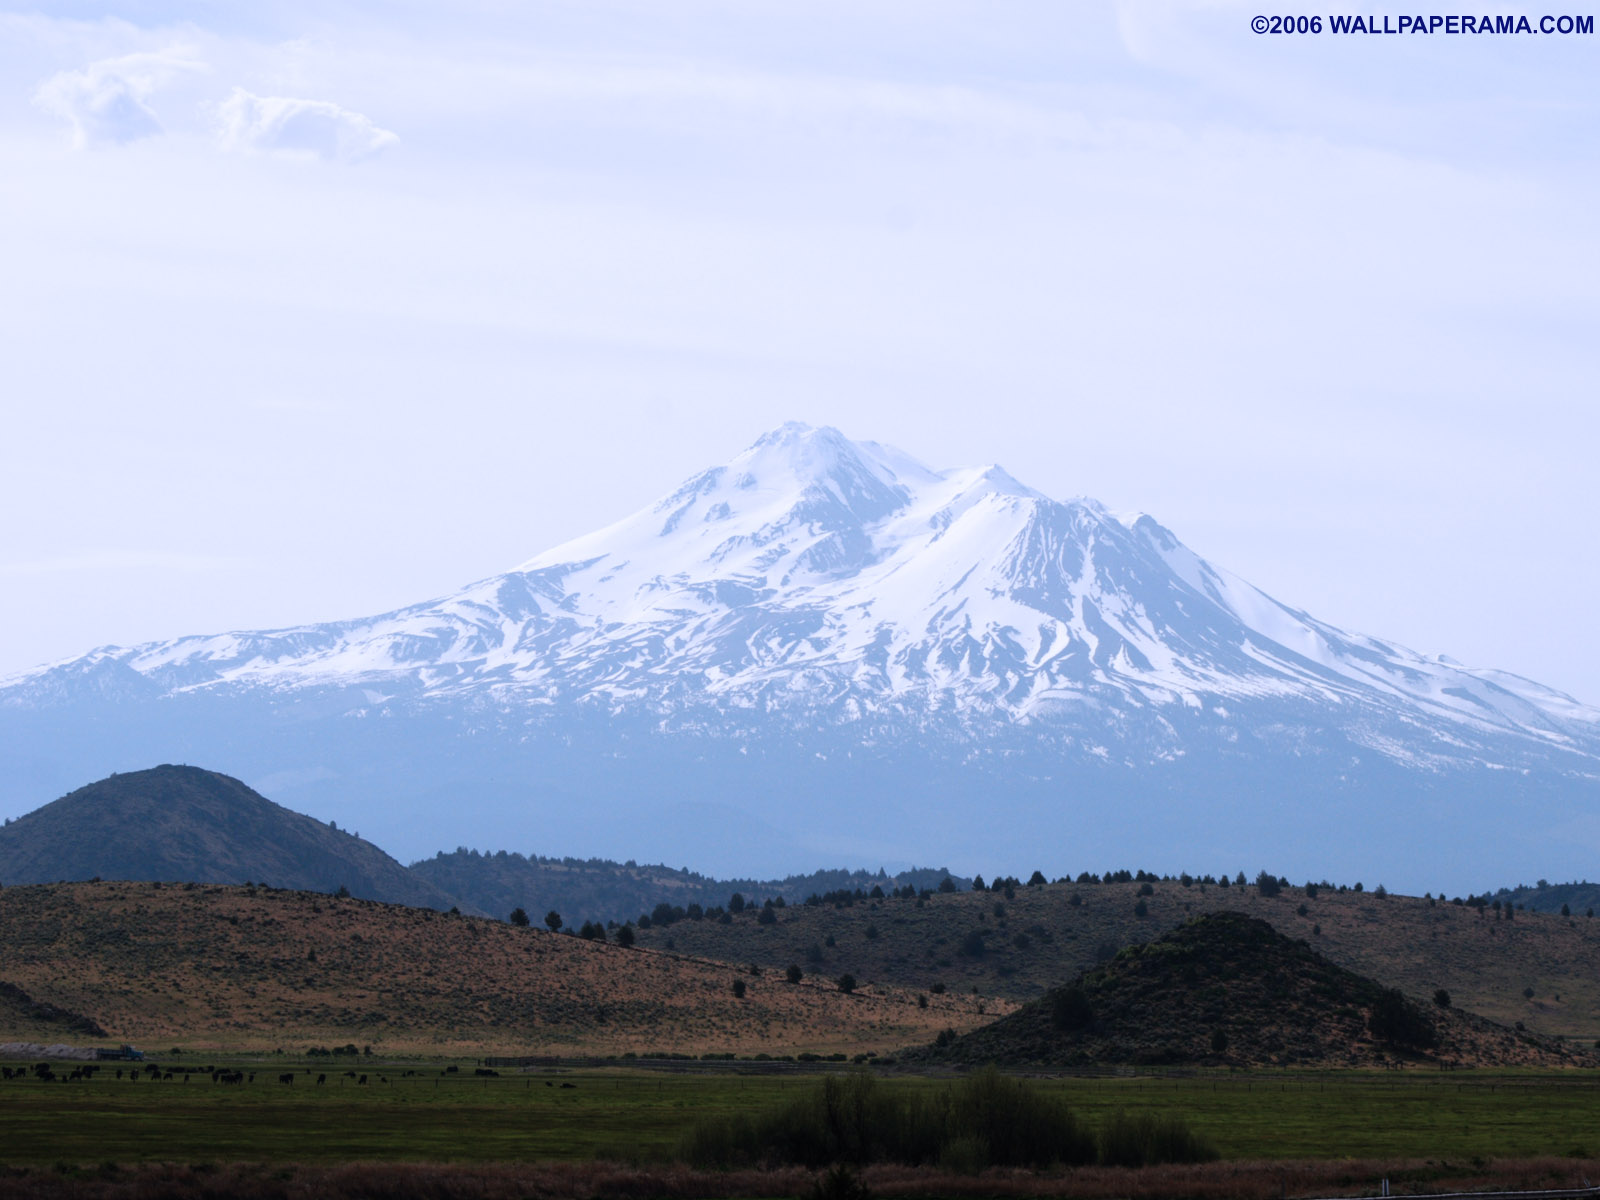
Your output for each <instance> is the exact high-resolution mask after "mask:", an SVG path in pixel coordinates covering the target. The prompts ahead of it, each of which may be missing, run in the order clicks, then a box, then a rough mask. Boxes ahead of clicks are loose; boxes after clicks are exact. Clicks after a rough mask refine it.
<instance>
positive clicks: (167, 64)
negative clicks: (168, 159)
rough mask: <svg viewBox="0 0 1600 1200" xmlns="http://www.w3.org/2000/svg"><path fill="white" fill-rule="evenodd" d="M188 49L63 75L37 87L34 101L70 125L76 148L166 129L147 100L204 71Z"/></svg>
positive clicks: (131, 56)
mask: <svg viewBox="0 0 1600 1200" xmlns="http://www.w3.org/2000/svg"><path fill="white" fill-rule="evenodd" d="M206 69H207V68H206V65H205V64H204V63H202V62H199V61H197V60H196V59H195V58H193V57H192V54H191V52H190V51H188V50H186V49H183V48H174V49H170V50H164V51H160V52H158V53H145V54H125V55H123V56H121V57H120V58H105V59H101V60H100V61H98V62H92V63H90V64H89V65H88V66H87V67H84V68H83V69H82V70H81V71H61V72H59V73H58V74H55V75H52V76H51V77H50V78H49V79H47V80H45V81H44V83H42V84H40V85H39V88H38V90H37V91H36V92H35V93H34V96H33V99H34V103H35V104H37V105H38V106H39V107H40V108H42V109H44V110H45V111H46V112H48V113H51V114H53V115H55V116H58V117H61V118H62V119H63V120H65V121H67V122H69V123H70V124H71V125H72V144H73V145H74V146H76V147H78V148H79V149H82V148H83V147H85V146H88V145H89V144H91V143H94V142H111V143H114V144H121V143H124V142H132V141H136V140H137V139H139V138H142V137H150V136H151V135H153V134H158V133H160V132H161V131H162V128H161V122H160V120H158V119H157V117H156V114H155V112H154V111H153V110H152V109H151V108H150V106H149V104H148V103H146V101H148V100H149V98H150V97H151V95H152V94H154V93H155V92H156V91H158V90H159V89H161V88H162V87H165V86H166V85H167V84H168V83H170V82H171V81H172V80H173V79H174V78H175V77H177V76H178V75H180V74H184V73H188V72H194V71H204V70H206Z"/></svg>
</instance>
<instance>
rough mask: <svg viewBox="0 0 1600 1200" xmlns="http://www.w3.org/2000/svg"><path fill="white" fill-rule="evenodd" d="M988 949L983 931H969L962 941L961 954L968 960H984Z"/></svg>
mask: <svg viewBox="0 0 1600 1200" xmlns="http://www.w3.org/2000/svg"><path fill="white" fill-rule="evenodd" d="M986 948H987V947H985V946H984V944H983V930H981V929H969V930H968V931H967V934H966V936H965V937H963V938H962V939H961V953H962V954H965V955H966V956H967V957H968V958H982V957H983V952H984V950H985V949H986Z"/></svg>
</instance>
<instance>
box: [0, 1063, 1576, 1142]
mask: <svg viewBox="0 0 1600 1200" xmlns="http://www.w3.org/2000/svg"><path fill="white" fill-rule="evenodd" d="M57 1065H58V1067H59V1066H63V1064H57ZM217 1065H218V1066H222V1065H224V1064H222V1063H220V1062H219V1063H218V1064H217ZM239 1065H241V1066H242V1067H243V1069H245V1070H247V1071H248V1070H250V1069H251V1067H252V1065H251V1064H239ZM66 1066H68V1067H70V1064H66ZM291 1066H292V1064H283V1063H270V1062H269V1063H265V1064H255V1065H254V1069H255V1070H256V1080H255V1082H254V1083H245V1084H239V1085H225V1084H214V1083H212V1082H211V1079H210V1078H209V1076H206V1075H194V1076H191V1077H190V1078H189V1082H187V1083H183V1082H179V1081H178V1080H176V1079H174V1080H172V1081H169V1082H149V1081H148V1080H146V1079H144V1078H141V1079H140V1080H139V1081H138V1082H130V1081H129V1080H128V1079H126V1078H124V1079H122V1080H120V1081H119V1080H117V1079H116V1078H115V1077H114V1072H107V1071H104V1070H102V1071H101V1073H100V1074H99V1076H98V1077H97V1078H96V1079H94V1080H92V1081H89V1082H82V1081H73V1082H70V1083H61V1082H55V1083H41V1082H38V1081H36V1080H34V1079H33V1078H27V1079H20V1080H17V1079H14V1080H11V1081H8V1082H5V1083H0V1128H3V1129H4V1130H5V1131H6V1136H5V1138H4V1139H0V1163H5V1164H7V1165H11V1166H22V1165H40V1164H55V1163H98V1162H107V1161H110V1162H123V1163H133V1162H296V1163H329V1164H331V1163H342V1162H352V1161H369V1162H381V1161H391V1162H440V1163H448V1162H455V1163H464V1162H476V1163H494V1162H535V1161H547V1162H561V1161H568V1162H572V1161H590V1160H595V1159H614V1160H620V1161H646V1162H659V1161H667V1160H671V1159H673V1158H675V1157H676V1156H677V1152H678V1148H679V1145H680V1143H681V1141H682V1139H683V1137H684V1135H685V1133H686V1132H687V1131H688V1130H689V1129H690V1128H691V1127H692V1126H693V1125H694V1124H695V1123H696V1122H697V1121H700V1120H702V1119H705V1118H718V1117H726V1116H729V1115H732V1114H735V1113H738V1112H749V1111H754V1110H757V1109H759V1108H761V1107H763V1106H775V1105H779V1104H782V1103H783V1102H784V1101H785V1100H786V1099H791V1098H793V1097H795V1096H797V1095H799V1094H800V1093H801V1092H802V1091H803V1090H805V1089H812V1088H816V1087H817V1086H819V1081H818V1079H817V1077H816V1076H809V1077H808V1076H799V1077H780V1076H771V1075H737V1074H718V1075H698V1074H695V1075H689V1074H674V1073H670V1072H657V1071H645V1070H629V1071H622V1070H615V1071H613V1070H587V1071H573V1072H566V1073H549V1072H544V1073H531V1074H525V1075H524V1074H513V1073H502V1074H501V1075H499V1076H497V1077H492V1078H478V1077H475V1076H473V1075H472V1070H473V1068H472V1067H471V1066H465V1067H462V1068H461V1070H460V1071H458V1072H454V1073H442V1071H441V1068H440V1066H438V1065H428V1066H415V1065H413V1066H409V1067H407V1066H396V1065H384V1066H380V1067H372V1066H368V1067H367V1068H366V1072H365V1073H366V1074H367V1076H368V1078H369V1080H370V1081H371V1082H369V1083H368V1084H367V1085H366V1086H364V1087H363V1086H359V1085H357V1084H356V1083H355V1081H354V1080H353V1079H350V1078H347V1077H345V1076H344V1075H343V1074H342V1072H340V1071H334V1070H328V1069H327V1068H326V1067H324V1068H323V1070H326V1072H327V1074H328V1082H327V1083H326V1084H325V1085H323V1086H320V1087H319V1086H317V1085H316V1084H315V1083H314V1082H313V1081H314V1079H315V1073H316V1071H317V1068H315V1067H313V1068H312V1073H311V1074H309V1075H308V1074H306V1073H305V1069H304V1068H303V1067H301V1068H299V1069H297V1071H296V1075H295V1082H294V1083H293V1085H285V1084H282V1083H280V1082H278V1077H279V1075H280V1074H281V1073H283V1072H286V1071H288V1070H289V1069H290V1068H291ZM407 1071H411V1072H413V1073H412V1074H407V1073H406V1072H407ZM380 1077H382V1078H386V1079H387V1080H388V1082H387V1083H384V1082H380V1081H379V1080H380ZM1035 1082H1036V1086H1038V1087H1040V1088H1042V1089H1045V1090H1047V1091H1050V1092H1055V1093H1058V1094H1060V1095H1062V1096H1064V1097H1065V1099H1066V1100H1067V1102H1068V1103H1069V1104H1070V1106H1071V1107H1072V1109H1073V1111H1074V1112H1075V1113H1076V1114H1077V1115H1078V1116H1079V1117H1080V1118H1081V1119H1082V1120H1083V1121H1084V1122H1085V1123H1086V1124H1088V1125H1089V1126H1090V1127H1098V1126H1099V1124H1100V1123H1102V1122H1103V1121H1104V1120H1105V1119H1106V1118H1107V1117H1108V1116H1110V1115H1111V1114H1113V1113H1115V1112H1117V1111H1119V1110H1121V1111H1124V1112H1128V1113H1141V1112H1150V1113H1153V1114H1157V1115H1162V1116H1167V1115H1173V1116H1179V1117H1181V1118H1183V1120H1184V1121H1186V1122H1187V1123H1188V1124H1189V1125H1190V1127H1192V1128H1193V1129H1194V1130H1195V1131H1196V1132H1197V1133H1199V1134H1201V1135H1202V1136H1204V1137H1205V1138H1207V1139H1208V1140H1209V1141H1210V1142H1211V1143H1212V1144H1214V1145H1215V1146H1216V1148H1217V1149H1218V1150H1219V1151H1220V1152H1221V1154H1222V1156H1223V1158H1224V1159H1227V1160H1273V1159H1283V1160H1288V1159H1343V1158H1351V1159H1396V1160H1398V1159H1409V1160H1438V1161H1446V1160H1448V1161H1454V1162H1462V1163H1470V1162H1483V1161H1487V1160H1491V1159H1508V1158H1516V1159H1528V1158H1541V1157H1551V1156H1555V1157H1563V1156H1572V1157H1583V1158H1596V1157H1600V1076H1597V1075H1594V1074H1590V1073H1578V1072H1564V1073H1542V1074H1535V1073H1509V1072H1498V1073H1490V1072H1478V1071H1474V1072H1455V1073H1446V1072H1382V1073H1345V1074H1318V1075H1304V1074H1285V1075H1277V1074H1267V1073H1253V1074H1238V1075H1218V1076H1214V1077H1213V1076H1190V1077H1184V1078H1159V1077H1145V1078H1106V1079H1079V1078H1068V1079H1046V1080H1038V1081H1035ZM884 1083H885V1086H887V1087H889V1088H908V1089H909V1088H922V1089H926V1088H945V1087H950V1086H952V1084H951V1082H950V1080H949V1079H947V1078H928V1077H913V1076H889V1077H887V1078H886V1079H885V1081H884ZM563 1084H567V1085H571V1086H565V1087H564V1086H562V1085H563Z"/></svg>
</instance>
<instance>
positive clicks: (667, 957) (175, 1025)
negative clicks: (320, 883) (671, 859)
mask: <svg viewBox="0 0 1600 1200" xmlns="http://www.w3.org/2000/svg"><path fill="white" fill-rule="evenodd" d="M0 945H3V946H5V947H6V956H5V961H4V965H3V968H0V971H3V976H0V977H3V978H5V979H6V980H8V981H9V982H12V983H15V984H18V985H20V986H21V987H23V988H25V989H26V990H27V991H28V993H29V994H30V995H32V996H33V997H34V998H36V999H39V1000H45V1001H48V1002H49V1003H52V1004H56V1005H59V1006H60V1007H62V1008H66V1009H71V1010H73V1011H74V1012H78V1013H83V1014H86V1015H88V1016H91V1017H93V1018H94V1019H95V1020H96V1021H98V1022H99V1023H100V1024H101V1025H102V1026H103V1027H104V1028H105V1029H106V1030H107V1031H108V1033H109V1034H110V1036H111V1038H112V1039H113V1040H126V1041H132V1042H134V1043H136V1044H141V1045H147V1046H150V1047H152V1048H164V1047H165V1046H167V1045H171V1044H180V1045H183V1046H184V1047H186V1048H194V1049H203V1048H214V1049H222V1050H226V1049H273V1048H277V1047H284V1048H286V1049H291V1050H301V1049H304V1048H305V1047H306V1046H308V1045H328V1046H334V1045H343V1044H345V1043H347V1042H353V1043H355V1044H357V1045H366V1044H372V1045H373V1046H374V1048H375V1049H381V1050H383V1051H385V1052H387V1053H427V1054H449V1055H479V1054H485V1053H521V1054H533V1053H551V1054H590V1053H623V1052H627V1051H635V1052H648V1051H652V1050H670V1051H675V1052H680V1053H692V1054H701V1053H708V1052H733V1053H742V1054H750V1053H756V1052H760V1051H767V1052H770V1053H796V1052H802V1051H812V1052H816V1053H831V1052H845V1053H857V1052H865V1051H869V1050H871V1051H878V1052H880V1053H882V1052H887V1051H891V1050H893V1049H896V1048H898V1047H900V1046H903V1045H907V1044H914V1043H919V1042H926V1041H928V1040H929V1039H931V1038H932V1037H933V1035H934V1033H935V1032H937V1031H938V1030H940V1029H943V1028H945V1027H947V1026H949V1027H953V1028H955V1029H957V1030H966V1029H971V1028H974V1027H976V1026H977V1025H979V1024H982V1023H983V1022H985V1021H987V1020H991V1019H993V1017H994V1016H995V1015H998V1014H1000V1013H1003V1012H1007V1011H1010V1010H1011V1009H1012V1008H1013V1007H1014V1005H1012V1004H1010V1003H1008V1002H1005V1001H995V1000H993V999H990V1000H988V1001H987V1002H985V1001H984V1000H981V999H980V998H978V997H975V996H971V995H965V996H944V997H935V998H934V1001H933V1002H932V1003H930V1005H929V1007H927V1008H925V1009H924V1008H921V1007H919V1006H918V1004H917V1002H916V996H915V994H914V993H912V992H909V991H907V990H905V989H902V988H895V987H877V986H873V985H871V983H870V978H869V979H867V980H864V981H863V982H864V983H865V984H866V986H863V987H862V988H860V989H859V990H858V991H857V992H856V993H855V994H854V995H849V996H847V995H844V994H842V993H840V992H839V991H838V990H837V988H835V987H834V986H833V985H832V984H831V983H828V982H825V981H822V980H807V981H805V982H803V983H801V984H799V985H798V986H797V985H792V984H789V983H787V982H785V980H784V979H783V977H782V975H781V973H775V972H772V971H767V972H764V973H763V974H761V975H760V976H751V975H749V974H748V973H742V972H741V971H740V970H739V969H738V968H734V967H730V966H728V965H725V964H721V963H714V962H708V961H704V960H700V959H696V958H693V957H688V956H683V955H677V954H669V953H660V952H654V951H649V950H644V949H623V948H622V947H619V946H611V945H601V944H598V943H593V942H586V941H583V940H581V939H578V938H574V937H568V936H562V935H556V934H551V933H548V932H546V931H544V930H542V929H518V928H515V927H513V926H510V925H507V924H504V923H501V922H498V921H489V920H483V919H478V918H472V917H461V916H447V915H444V914H440V913H436V912H433V911H431V910H428V909H412V908H402V907H399V906H396V905H387V904H379V903H375V902H372V901H364V900H352V899H334V898H331V897H328V896H324V895H319V894H316V893H309V892H283V891H269V890H266V889H260V888H254V889H251V888H237V887H219V886H213V885H175V884H167V885H160V884H149V883H74V884H55V885H47V886H38V887H11V888H5V889H3V890H0ZM735 978H741V979H743V980H744V982H745V985H746V993H745V995H744V997H743V998H742V999H741V998H736V997H735V996H734V995H733V992H732V983H733V981H734V979H735ZM13 1038H15V1040H72V1041H82V1040H83V1039H82V1038H68V1037H56V1038H46V1037H41V1036H40V1030H39V1029H37V1028H35V1027H34V1026H33V1025H30V1026H29V1028H27V1029H25V1030H24V1029H20V1028H19V1029H17V1030H11V1029H9V1028H3V1027H0V1041H5V1040H12V1039H13Z"/></svg>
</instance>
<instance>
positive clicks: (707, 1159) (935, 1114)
mask: <svg viewBox="0 0 1600 1200" xmlns="http://www.w3.org/2000/svg"><path fill="white" fill-rule="evenodd" d="M953 1040H955V1034H954V1032H952V1031H950V1030H946V1031H944V1032H942V1033H941V1034H940V1035H939V1038H938V1041H937V1043H936V1044H943V1045H948V1044H949V1042H951V1041H953ZM682 1149H683V1153H684V1157H685V1158H686V1159H688V1161H690V1162H692V1163H694V1164H695V1165H696V1166H733V1165H738V1164H747V1163H755V1162H759V1161H762V1160H763V1159H765V1160H767V1161H771V1162H776V1163H798V1164H800V1165H803V1166H809V1167H820V1166H823V1165H825V1164H829V1163H849V1164H852V1165H860V1164H863V1163H869V1162H899V1163H906V1164H911V1165H916V1164H932V1163H941V1164H944V1165H946V1166H949V1167H956V1166H958V1165H959V1166H960V1168H961V1169H964V1170H981V1169H982V1168H984V1167H986V1166H991V1165H992V1166H1048V1165H1049V1164H1051V1163H1067V1164H1072V1165H1078V1164H1083V1163H1088V1162H1092V1161H1093V1160H1094V1151H1095V1147H1094V1139H1093V1138H1092V1137H1091V1136H1090V1135H1089V1134H1088V1133H1087V1131H1085V1130H1084V1129H1083V1128H1082V1126H1081V1125H1080V1124H1079V1123H1078V1121H1077V1118H1076V1117H1075V1116H1074V1115H1073V1114H1072V1112H1071V1111H1070V1110H1069V1109H1068V1108H1067V1107H1066V1105H1065V1104H1064V1103H1063V1102H1062V1101H1061V1100H1060V1099H1059V1098H1057V1097H1054V1096H1050V1095H1048V1094H1046V1093H1043V1092H1041V1091H1039V1090H1038V1089H1037V1088H1035V1087H1033V1086H1032V1085H1031V1084H1028V1083H1025V1082H1024V1081H1022V1080H1017V1079H1009V1078H1006V1077H1004V1076H1002V1075H1000V1074H999V1072H997V1071H995V1070H994V1069H993V1068H990V1069H988V1070H985V1071H979V1072H977V1073H975V1074H973V1075H971V1076H968V1077H967V1078H966V1079H964V1080H962V1081H961V1082H960V1083H958V1084H956V1085H955V1086H954V1087H952V1088H949V1089H944V1090H940V1091H932V1090H922V1089H917V1090H912V1089H903V1088H887V1087H885V1086H883V1085H882V1084H880V1083H879V1082H878V1081H877V1080H876V1079H874V1078H873V1077H872V1076H871V1075H865V1074H853V1075H844V1076H838V1075H835V1076H830V1077H828V1078H826V1079H824V1080H823V1081H822V1083H821V1085H820V1086H819V1087H817V1088H816V1089H814V1090H812V1091H811V1092H809V1093H807V1094H806V1095H803V1096H800V1097H798V1098H796V1099H795V1100H792V1101H790V1102H789V1103H787V1104H785V1105H784V1106H782V1107H781V1108H778V1109H775V1110H772V1111H770V1112H768V1113H765V1114H756V1115H738V1116H734V1117H724V1118H713V1119H710V1120H707V1121H702V1122H700V1123H698V1124H697V1125H695V1126H694V1127H693V1128H692V1129H691V1131H690V1134H689V1136H688V1137H687V1138H685V1141H684V1144H683V1147H682Z"/></svg>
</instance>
